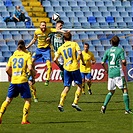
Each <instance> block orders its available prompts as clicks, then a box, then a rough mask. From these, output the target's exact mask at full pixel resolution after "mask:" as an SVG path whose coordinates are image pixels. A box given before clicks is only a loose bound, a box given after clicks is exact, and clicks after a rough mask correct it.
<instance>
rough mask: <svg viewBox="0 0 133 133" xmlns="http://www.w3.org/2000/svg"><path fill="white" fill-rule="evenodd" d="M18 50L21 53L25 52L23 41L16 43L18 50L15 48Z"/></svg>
mask: <svg viewBox="0 0 133 133" xmlns="http://www.w3.org/2000/svg"><path fill="white" fill-rule="evenodd" d="M17 49H18V50H22V51H25V49H26V48H25V42H24V40H19V41H18V48H17Z"/></svg>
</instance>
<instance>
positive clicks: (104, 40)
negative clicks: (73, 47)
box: [0, 0, 133, 61]
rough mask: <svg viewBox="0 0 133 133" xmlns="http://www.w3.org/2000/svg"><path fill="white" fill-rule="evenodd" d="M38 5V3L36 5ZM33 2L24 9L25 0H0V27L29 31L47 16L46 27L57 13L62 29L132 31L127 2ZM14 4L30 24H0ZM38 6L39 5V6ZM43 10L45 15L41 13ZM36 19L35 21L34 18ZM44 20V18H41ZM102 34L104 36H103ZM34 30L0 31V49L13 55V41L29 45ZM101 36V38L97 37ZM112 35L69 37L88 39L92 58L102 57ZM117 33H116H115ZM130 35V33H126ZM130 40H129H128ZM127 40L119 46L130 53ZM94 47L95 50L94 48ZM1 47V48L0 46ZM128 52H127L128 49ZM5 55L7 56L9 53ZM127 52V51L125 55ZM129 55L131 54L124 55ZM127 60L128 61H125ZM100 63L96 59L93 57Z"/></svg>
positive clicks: (86, 33) (130, 6) (130, 12)
mask: <svg viewBox="0 0 133 133" xmlns="http://www.w3.org/2000/svg"><path fill="white" fill-rule="evenodd" d="M39 1H40V2H41V3H40V2H39ZM39 1H37V2H36V4H35V2H31V3H29V4H28V5H29V6H31V7H32V6H33V7H34V8H31V7H27V2H28V0H27V1H26V2H25V3H23V2H21V0H12V2H11V0H4V2H3V1H0V28H32V27H33V23H34V26H39V23H38V22H37V21H38V20H40V19H42V16H41V15H44V16H45V17H48V18H47V19H46V20H48V25H50V26H53V25H52V24H49V21H51V22H52V23H54V24H55V22H54V21H53V20H51V16H52V15H53V14H54V13H55V12H57V13H59V14H60V16H61V19H62V20H63V21H64V22H65V24H64V28H75V29H80V28H85V29H87V28H102V29H104V28H133V24H132V16H133V14H132V4H131V2H130V1H125V2H122V1H118V0H117V1H114V2H112V1H111V0H93V1H88V0H82V1H81V0H76V1H75V0H66V1H62V0H57V1H55V0H47V1H45V0H39ZM41 4H42V7H43V8H38V7H37V8H36V7H35V6H40V5H41ZM16 5H20V6H21V8H22V9H23V10H24V11H25V14H26V16H28V15H29V16H30V17H33V16H34V18H32V19H31V21H30V22H19V23H14V22H7V23H5V22H4V21H3V18H4V17H6V16H7V15H8V16H11V15H12V14H13V12H14V10H15V7H14V6H16ZM40 7H41V6H40ZM44 11H45V13H44ZM35 17H36V18H37V19H36V18H35ZM43 18H44V17H43ZM103 33H106V35H107V36H106V35H105V34H103ZM33 34H34V31H21V32H20V31H10V32H9V31H2V32H1V33H0V40H3V41H1V42H0V43H2V44H4V46H3V47H4V48H3V47H2V50H3V49H4V50H5V51H6V50H7V51H10V52H11V53H12V52H13V50H14V49H16V42H17V41H18V40H19V39H24V40H25V41H26V43H29V42H30V40H31V39H32V37H33ZM100 34H101V35H102V36H101V35H100ZM111 34H112V32H102V31H101V32H93V31H87V32H84V34H81V32H78V33H75V34H74V35H73V39H74V40H80V39H81V40H88V42H89V44H90V45H91V46H90V50H92V51H96V53H95V54H96V56H103V52H102V51H103V50H106V49H107V48H109V47H110V46H109V45H110V43H109V41H108V40H109V39H110V38H111V37H112V36H113V35H114V34H113V35H111ZM116 34H117V33H116ZM125 34H128V33H127V32H126V31H125V32H123V33H122V32H121V34H119V36H121V35H122V36H124V35H125ZM129 34H131V32H129ZM129 40H130V41H129ZM131 40H132V39H131V38H127V39H126V41H124V39H123V40H122V41H121V42H120V46H121V47H124V48H125V50H126V51H129V50H131V49H132V48H131V46H130V47H128V46H129V45H131V43H132V42H131ZM79 44H80V46H81V48H83V43H82V42H81V41H80V42H79ZM94 46H95V47H94ZM0 48H1V47H0ZM31 49H32V50H33V51H34V50H35V49H36V46H33V47H32V48H31ZM128 49H129V50H128ZM10 52H9V53H10ZM7 53H8V52H6V53H5V54H3V52H1V53H0V61H3V60H4V59H3V58H4V57H3V55H4V56H5V57H6V58H5V59H7V57H8V56H9V55H10V54H9V55H7ZM129 53H130V52H129ZM128 55H129V56H131V54H128ZM128 59H129V60H128V61H130V60H131V58H130V57H129V58H128ZM97 60H98V61H100V59H99V58H97Z"/></svg>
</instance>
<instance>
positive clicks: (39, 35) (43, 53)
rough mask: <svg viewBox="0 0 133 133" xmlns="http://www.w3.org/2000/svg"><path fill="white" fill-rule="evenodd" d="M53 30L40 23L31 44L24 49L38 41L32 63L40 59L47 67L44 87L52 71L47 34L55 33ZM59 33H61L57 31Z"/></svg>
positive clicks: (44, 23)
mask: <svg viewBox="0 0 133 133" xmlns="http://www.w3.org/2000/svg"><path fill="white" fill-rule="evenodd" d="M57 31H58V30H56V29H55V28H47V27H46V22H45V21H41V22H40V28H39V29H37V30H36V31H35V32H34V38H33V39H32V40H31V42H30V43H29V44H28V46H27V47H26V48H29V47H30V46H31V45H33V44H34V43H35V42H36V41H38V45H37V49H36V51H35V53H34V54H33V56H32V58H33V59H32V60H33V62H34V61H35V60H36V59H38V58H42V59H43V61H44V62H46V65H47V77H46V82H45V86H48V85H49V80H50V74H51V71H52V68H51V48H50V42H49V40H50V38H49V37H48V34H49V33H51V32H57ZM59 31H60V32H63V31H61V30H59Z"/></svg>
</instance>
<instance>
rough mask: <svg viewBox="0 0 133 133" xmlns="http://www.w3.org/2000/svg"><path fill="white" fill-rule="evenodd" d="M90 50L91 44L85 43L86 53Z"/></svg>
mask: <svg viewBox="0 0 133 133" xmlns="http://www.w3.org/2000/svg"><path fill="white" fill-rule="evenodd" d="M88 50H89V44H88V43H84V51H85V52H88Z"/></svg>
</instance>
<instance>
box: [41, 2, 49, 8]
mask: <svg viewBox="0 0 133 133" xmlns="http://www.w3.org/2000/svg"><path fill="white" fill-rule="evenodd" d="M42 6H43V7H49V8H51V3H50V1H42Z"/></svg>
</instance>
